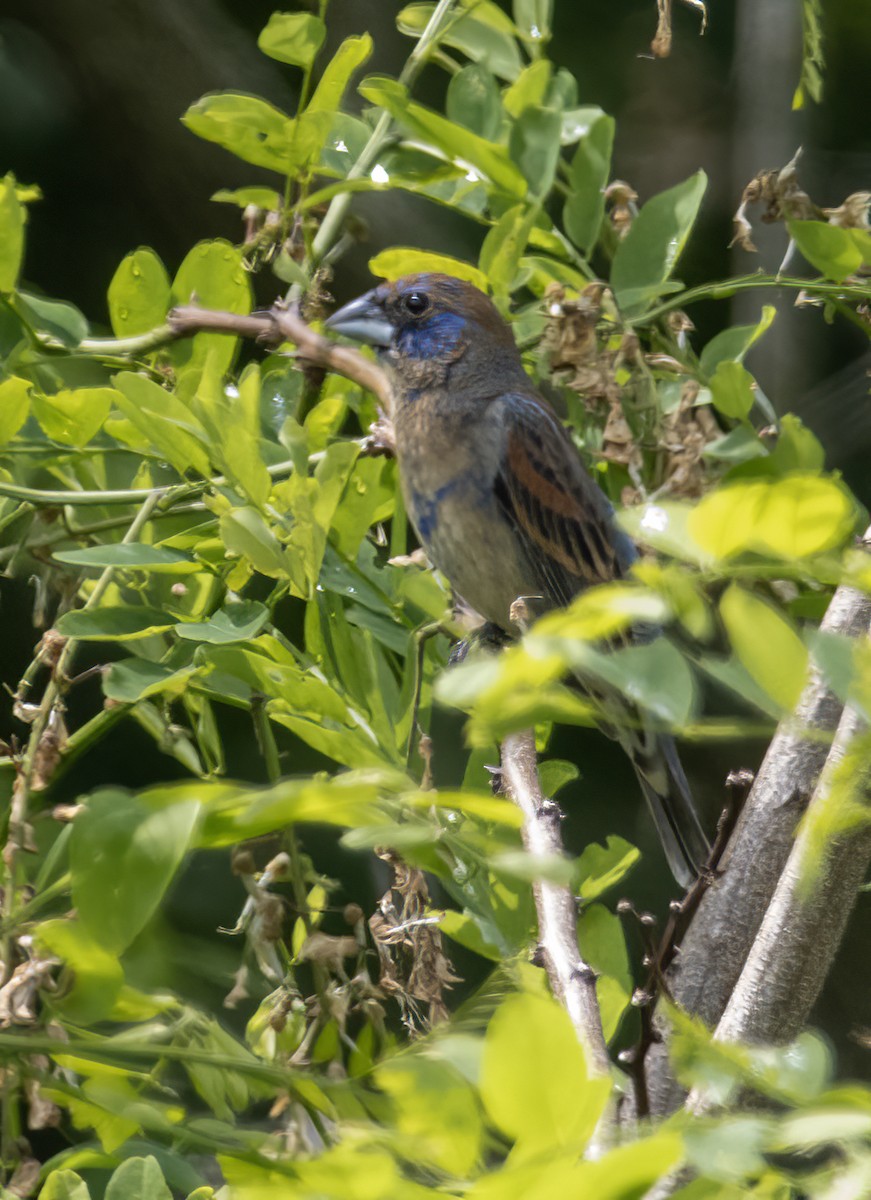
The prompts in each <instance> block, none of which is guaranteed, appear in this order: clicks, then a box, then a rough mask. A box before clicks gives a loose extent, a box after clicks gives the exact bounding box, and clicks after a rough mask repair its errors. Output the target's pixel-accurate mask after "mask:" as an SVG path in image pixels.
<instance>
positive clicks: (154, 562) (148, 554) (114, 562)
mask: <svg viewBox="0 0 871 1200" xmlns="http://www.w3.org/2000/svg"><path fill="white" fill-rule="evenodd" d="M53 557H54V558H55V559H56V561H57V562H62V563H69V564H70V566H74V567H99V568H101V569H104V568H106V567H118V568H123V569H124V570H125V571H160V570H170V571H177V570H178V569H179V568H180V567H186V566H188V565H190V566H193V565H194V560H193V559H192V558H191V556H190V555H189V554H184V553H183V552H182V551H181V550H171V549H169V548H168V547H166V546H147V545H146V544H145V543H144V542H111V543H109V544H107V545H105V546H88V547H87V548H86V549H84V550H56V551H55V553H54V556H53Z"/></svg>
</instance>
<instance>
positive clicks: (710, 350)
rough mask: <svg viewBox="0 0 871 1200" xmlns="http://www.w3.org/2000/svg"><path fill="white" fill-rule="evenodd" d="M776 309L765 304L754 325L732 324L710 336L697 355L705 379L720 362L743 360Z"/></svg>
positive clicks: (770, 321)
mask: <svg viewBox="0 0 871 1200" xmlns="http://www.w3.org/2000/svg"><path fill="white" fill-rule="evenodd" d="M776 315H777V309H776V308H775V307H774V305H773V304H766V305H765V307H764V308H763V309H762V315H761V317H760V318H759V320H758V321H757V323H756V324H755V325H733V326H732V328H731V329H724V330H723V331H722V332H721V333H718V334H717V335H716V337H712V338H711V340H710V341H709V342H708V344H707V345H706V346H705V348H704V350H703V351H702V352H701V354H700V355H699V369H700V371H701V373H702V375H703V376H704V377H705V378H706V379H707V378H708V377H709V376H710V375H712V374H713V373H714V371H716V369H717V367H718V366H719V364H720V363H721V362H743V360H744V355H745V354H746V353H747V351H748V350H749V349H750V347H751V346H753V345H755V343H756V342H758V341H759V339H760V338H761V337H762V335H763V334H764V333H766V332H767V331H768V330H769V329H770V328H771V325H772V322H773V321H774V318H775V316H776Z"/></svg>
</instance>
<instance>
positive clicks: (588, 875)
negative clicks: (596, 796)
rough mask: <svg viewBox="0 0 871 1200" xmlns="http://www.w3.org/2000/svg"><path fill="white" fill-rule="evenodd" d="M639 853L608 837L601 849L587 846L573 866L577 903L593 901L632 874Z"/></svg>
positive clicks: (595, 846) (591, 845)
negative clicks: (579, 899)
mask: <svg viewBox="0 0 871 1200" xmlns="http://www.w3.org/2000/svg"><path fill="white" fill-rule="evenodd" d="M640 858H641V853H640V851H639V850H637V849H636V847H635V846H631V845H630V844H629V842H627V841H624V839H623V838H621V837H615V836H614V835H611V836H609V837H608V838H607V839H606V842H605V845H604V846H600V845H599V843H598V842H590V844H589V845H588V846H585V847H584V852H583V854H582V855H581V857H580V858H579V859H578V861H577V864H576V875H577V891H578V895H579V896H580V898H581V900H595V899H596V898H597V897H598V896H601V894H602V893H603V892H606V891H607V890H608V888H610V887H613V886H614V884H615V883H619V882H620V880H621V879H623V877H624V876H625V875H627V874H628V873H629V871H631V870H632V868H633V867H634V866H635V864H636V863H637V862H638V860H639V859H640Z"/></svg>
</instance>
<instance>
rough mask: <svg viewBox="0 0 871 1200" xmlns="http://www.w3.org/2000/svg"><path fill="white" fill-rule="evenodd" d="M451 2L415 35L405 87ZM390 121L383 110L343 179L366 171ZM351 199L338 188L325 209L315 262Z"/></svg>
mask: <svg viewBox="0 0 871 1200" xmlns="http://www.w3.org/2000/svg"><path fill="white" fill-rule="evenodd" d="M454 3H455V0H439V2H438V4H436V6H435V9H434V10H433V14H432V16H431V17H430V19H429V21H428V22H427V24H426V28H425V29H424V31H423V33H422V34H421V35H420V37H419V38H418V40H417V43H416V45H415V47H414V49H413V50H412V52H411V54H410V55H409V56H408V59H407V61H406V63H405V66H404V67H403V69H402V72H401V73H400V76H399V82H400V83H402V84H404V85H405V86H406V87H411V85H412V84H413V83H414V81H415V80H416V79H417V77H418V75H419V74H420V72H421V70H422V69H423V67H424V66H425V64H426V61H427V59H428V58H429V56H430V54H431V53H432V51H433V50H434V48H435V46H436V45H437V43H438V39H439V37H440V36H441V33H442V25H443V23H444V21H445V18H446V17H447V15H448V14H449V13H450V10H451V8H452V7H453V5H454ZM392 121H393V119H392V117H391V116H390V114H389V113H386V112H385V113H382V114H381V116H380V117H379V118H378V122H377V124H376V126H375V128H374V129H373V130H372V133H371V135H370V137H369V140H368V142H367V143H366V145H365V146H364V147H363V149H362V150H361V151H360V156H359V158H358V159H357V161H356V162H355V163H354V165H353V166H352V167H351V169H350V171H349V172H348V174H347V176H346V180H353V179H359V178H360V176H361V175H365V174H366V173H367V172H368V171H369V170H370V169H371V167H372V166H373V164H374V163H375V161H376V159H377V157H378V155H379V154H380V153H381V151H382V150H383V148H384V146H385V145H386V144H387V142H388V140H389V136H390V127H391V124H392ZM350 203H351V193H350V192H340V193H339V195H338V196H335V197H334V198H333V200H332V202H331V204H330V207H329V208H328V209H327V212H326V216H325V217H324V219H323V221H322V222H321V227H320V229H319V230H318V232H317V234H316V235H315V238H314V241H313V242H312V260H313V262H314V265H315V266H317V264H318V263H319V262H320V261H321V260H322V259H323V257H324V255H325V254H326V253H327V251H328V250H329V249H330V247H331V246H332V244H333V242H334V241H335V240H336V237H337V235H338V232H339V230H340V228H341V226H342V223H343V221H344V220H345V215H346V214H347V211H348V207H349V205H350Z"/></svg>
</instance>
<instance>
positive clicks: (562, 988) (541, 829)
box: [502, 729, 611, 1077]
mask: <svg viewBox="0 0 871 1200" xmlns="http://www.w3.org/2000/svg"><path fill="white" fill-rule="evenodd" d="M502 776H503V785H504V787H505V789H506V791H507V793H508V795H509V796H510V798H511V799H512V800H513V801H514V803H515V804H516V805H517V807H518V808H519V809H520V811H521V812H522V813H523V828H522V831H521V832H522V837H523V844H524V846H525V847H526V850H527V851H528V853H529V854H533V855H535V857H536V858H539V857H550V856H553V855H559V856H562V855H563V853H564V851H563V845H562V837H561V832H560V823H561V821H562V814H561V813H560V810H559V806H558V805H557V804H556V803H555V802H554V801H553V800H549V799H547V798H546V797H545V796H543V795H542V792H541V785H540V783H539V779H538V766H537V761H536V754H535V736H534V734H533V733H532V731H531V730H528V729H526V730H523V731H522V732H521V733H512V734H509V735H508V736H507V737H506V738H505V739H504V741H503V742H502ZM533 890H534V893H535V909H536V913H537V916H538V935H539V944H540V947H541V951H542V955H543V958H544V965H545V969H546V970H547V975H548V979H549V980H550V985H551V988H552V989H553V993H554V995H555V996H556V997H557V999H558V1000H560V1001H561V1002H562V1004H563V1005H564V1006H565V1008H566V1011H567V1012H568V1014H569V1016H570V1017H571V1020H572V1024H573V1025H574V1027H575V1031H576V1033H577V1035H578V1041H579V1042H580V1043H581V1045H582V1046H583V1048H584V1054H585V1056H586V1060H587V1069H588V1071H589V1073H590V1076H591V1077H603V1076H610V1073H611V1063H610V1060H609V1058H608V1048H607V1046H606V1044H605V1035H604V1034H603V1032H602V1017H601V1014H600V1012H599V1001H598V999H597V997H596V976H595V974H594V973H593V970H592V968H591V967H590V966H588V964H587V963H585V962H584V960H583V959H582V958H581V954H580V950H579V949H578V933H577V919H578V912H577V903H576V901H575V897H574V895H573V894H572V890H571V888H570V887H568V886H567V885H565V884H559V883H552V882H551V881H549V880H546V879H541V880H539V881H538V882H537V883H536V884H535V885H534V889H533Z"/></svg>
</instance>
